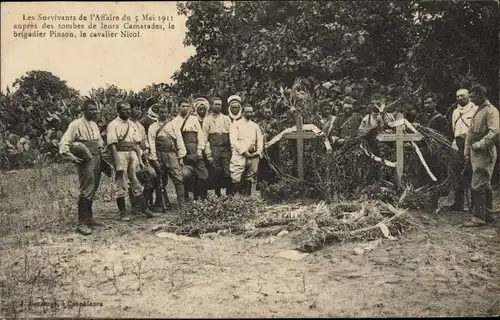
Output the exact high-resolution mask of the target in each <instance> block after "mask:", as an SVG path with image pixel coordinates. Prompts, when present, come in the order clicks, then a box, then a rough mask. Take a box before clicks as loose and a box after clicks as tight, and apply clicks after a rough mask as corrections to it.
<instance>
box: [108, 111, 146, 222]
mask: <svg viewBox="0 0 500 320" xmlns="http://www.w3.org/2000/svg"><path fill="white" fill-rule="evenodd" d="M117 108H118V117H116V118H115V119H114V120H113V121H111V122H110V123H109V124H108V129H107V142H108V148H109V151H110V153H111V156H112V158H113V162H114V165H115V170H116V176H115V184H116V204H117V206H118V210H119V214H120V219H121V220H123V221H130V217H128V216H127V211H126V203H125V197H126V196H127V193H128V187H129V184H130V189H131V190H132V195H133V196H134V198H135V201H136V203H137V206H138V207H139V209H140V212H141V213H142V214H144V215H145V216H146V217H148V218H151V217H153V214H152V212H151V211H150V210H149V208H148V206H147V204H146V199H145V198H144V195H143V189H144V188H143V186H142V185H141V183H140V182H139V179H137V168H139V167H140V168H143V167H144V164H143V162H142V159H141V153H142V152H141V150H140V146H139V145H138V144H137V143H136V141H135V137H136V136H138V135H139V133H138V132H136V130H137V127H136V126H134V125H131V122H130V120H129V118H130V112H131V108H130V104H129V103H128V102H126V101H122V102H120V103H118V106H117Z"/></svg>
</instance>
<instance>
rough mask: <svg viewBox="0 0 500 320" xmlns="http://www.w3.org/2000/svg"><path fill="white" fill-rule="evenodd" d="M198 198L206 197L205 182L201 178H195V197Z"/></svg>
mask: <svg viewBox="0 0 500 320" xmlns="http://www.w3.org/2000/svg"><path fill="white" fill-rule="evenodd" d="M199 198H201V200H203V199H206V198H207V183H206V182H205V181H203V180H200V179H196V182H195V199H196V200H198V199H199Z"/></svg>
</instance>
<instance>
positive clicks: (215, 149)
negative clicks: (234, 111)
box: [203, 97, 233, 197]
mask: <svg viewBox="0 0 500 320" xmlns="http://www.w3.org/2000/svg"><path fill="white" fill-rule="evenodd" d="M211 110H212V112H211V114H209V115H208V116H207V117H206V118H205V119H204V120H203V131H204V133H205V137H206V138H207V144H208V146H207V147H208V148H209V149H210V151H211V154H212V158H213V163H212V166H213V168H214V171H215V172H214V177H215V181H214V183H215V194H216V195H217V196H218V197H220V196H221V188H226V195H229V194H231V193H232V192H233V191H232V189H231V186H232V184H231V172H230V171H229V163H230V161H231V143H230V142H229V129H230V127H231V118H229V116H226V115H224V114H222V113H221V110H222V100H221V99H220V98H218V97H214V98H212V108H211Z"/></svg>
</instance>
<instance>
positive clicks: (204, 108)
mask: <svg viewBox="0 0 500 320" xmlns="http://www.w3.org/2000/svg"><path fill="white" fill-rule="evenodd" d="M209 109H210V103H209V102H208V100H207V99H205V98H197V99H196V100H194V110H195V115H196V117H197V118H198V122H199V123H200V126H202V127H203V120H204V119H205V118H206V117H207V113H208V110H209Z"/></svg>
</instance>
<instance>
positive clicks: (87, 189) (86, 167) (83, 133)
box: [59, 100, 104, 235]
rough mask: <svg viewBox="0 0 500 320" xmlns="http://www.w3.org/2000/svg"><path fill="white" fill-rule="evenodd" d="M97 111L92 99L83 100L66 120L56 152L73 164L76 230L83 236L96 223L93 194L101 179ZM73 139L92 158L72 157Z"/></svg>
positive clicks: (100, 141) (100, 149)
mask: <svg viewBox="0 0 500 320" xmlns="http://www.w3.org/2000/svg"><path fill="white" fill-rule="evenodd" d="M97 112H98V108H97V103H96V102H95V101H93V100H86V101H85V102H84V103H83V116H82V117H81V118H79V119H76V120H74V121H72V122H71V123H70V125H69V127H68V129H67V130H66V132H65V133H64V135H63V136H62V138H61V142H60V144H59V153H60V154H61V155H62V156H63V157H65V158H68V159H69V160H71V161H72V162H74V163H76V165H77V171H78V181H79V189H80V192H79V195H78V227H77V231H78V232H80V233H81V234H83V235H89V234H91V233H92V231H91V230H90V228H89V226H97V225H100V224H99V223H97V222H96V221H93V217H92V216H93V211H92V205H93V202H94V196H95V193H96V191H97V189H98V188H99V183H100V181H101V169H100V163H101V156H100V155H101V154H102V152H103V151H104V150H103V149H104V141H103V140H102V137H101V134H100V132H99V128H98V126H97V124H96V123H95V122H94V120H95V119H96V117H97ZM74 142H80V143H82V144H84V145H85V146H86V147H87V149H88V150H89V151H90V153H91V154H92V157H91V158H90V159H87V160H86V161H84V159H82V158H78V157H77V156H75V155H74V154H73V153H72V152H71V151H70V148H71V146H72V145H73V143H74Z"/></svg>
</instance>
